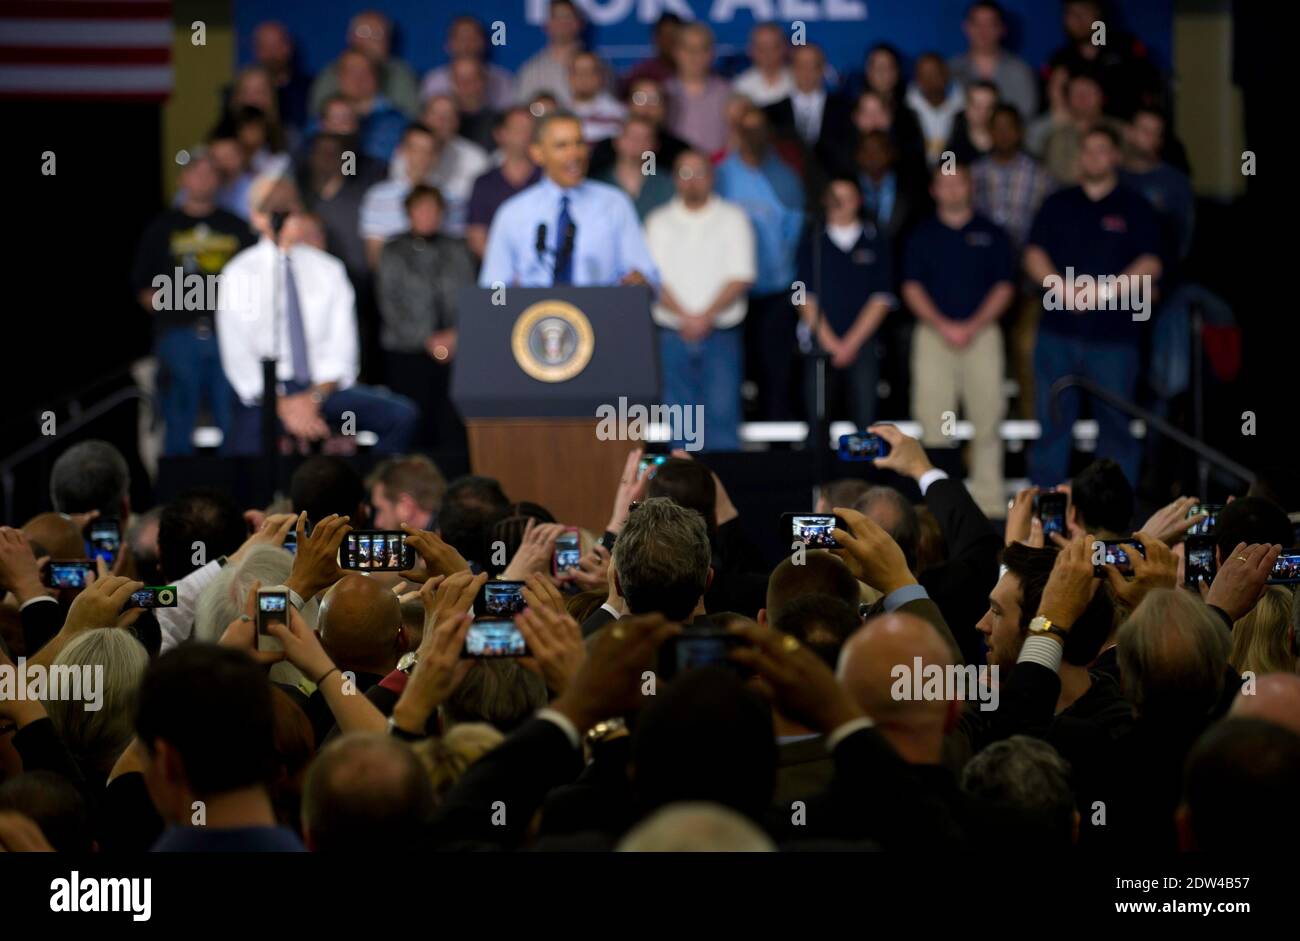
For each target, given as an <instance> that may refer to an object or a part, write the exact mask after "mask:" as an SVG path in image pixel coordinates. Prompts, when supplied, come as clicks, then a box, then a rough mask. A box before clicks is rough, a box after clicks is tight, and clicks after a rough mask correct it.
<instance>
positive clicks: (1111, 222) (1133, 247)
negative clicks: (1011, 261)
mask: <svg viewBox="0 0 1300 941" xmlns="http://www.w3.org/2000/svg"><path fill="white" fill-rule="evenodd" d="M1026 245H1037V246H1038V247H1039V248H1041V249H1042V250H1043V251H1045V252H1047V255H1048V257H1049V258H1051V259H1052V264H1053V265H1054V266H1055V267H1056V270H1057V273H1058V274H1060V275H1061V276H1062V277H1064V276H1065V274H1066V270H1065V269H1066V268H1073V269H1074V274H1075V277H1076V278H1077V277H1078V276H1079V275H1083V274H1087V275H1092V276H1094V277H1096V276H1098V275H1114V274H1120V273H1121V272H1123V271H1124V269H1125V268H1127V267H1128V266H1129V265H1131V264H1132V263H1133V262H1134V261H1135V260H1137V259H1138V258H1139V257H1140V256H1142V255H1155V256H1157V257H1159V256H1160V254H1161V251H1160V250H1161V241H1160V222H1159V219H1158V218H1157V216H1156V213H1155V210H1154V209H1152V208H1151V204H1150V203H1148V202H1147V201H1146V199H1145V198H1144V197H1143V196H1142V194H1141V193H1139V192H1137V191H1136V190H1133V189H1130V188H1129V187H1127V186H1125V185H1124V184H1122V183H1119V184H1117V185H1116V186H1115V188H1114V189H1113V190H1111V191H1110V192H1109V193H1107V194H1106V195H1105V196H1103V197H1102V198H1101V199H1099V200H1097V201H1095V202H1094V201H1093V200H1091V199H1089V198H1088V194H1087V193H1085V192H1084V191H1083V187H1081V186H1072V187H1070V188H1069V189H1063V190H1058V191H1057V192H1055V193H1053V194H1052V195H1051V196H1049V197H1047V199H1045V200H1044V201H1043V205H1042V208H1041V209H1039V210H1038V215H1037V217H1035V219H1034V224H1033V227H1032V228H1031V229H1030V230H1029V238H1028V239H1027V240H1026ZM1153 287H1154V286H1153ZM1138 326H1139V324H1138V323H1135V322H1134V320H1133V313H1132V311H1126V310H1092V311H1073V310H1044V311H1043V319H1042V323H1041V326H1040V329H1043V330H1047V331H1049V332H1052V333H1058V334H1065V335H1068V336H1079V337H1093V338H1097V339H1101V338H1103V337H1109V338H1112V339H1127V338H1130V337H1132V336H1133V335H1135V334H1136V332H1137V329H1138Z"/></svg>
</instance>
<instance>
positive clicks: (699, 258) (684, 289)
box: [645, 195, 757, 330]
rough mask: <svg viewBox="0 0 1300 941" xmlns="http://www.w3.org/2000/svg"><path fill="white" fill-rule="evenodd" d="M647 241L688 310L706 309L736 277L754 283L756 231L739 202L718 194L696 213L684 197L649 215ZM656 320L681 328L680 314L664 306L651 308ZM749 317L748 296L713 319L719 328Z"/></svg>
mask: <svg viewBox="0 0 1300 941" xmlns="http://www.w3.org/2000/svg"><path fill="white" fill-rule="evenodd" d="M645 228H646V244H647V245H648V246H649V248H650V254H651V255H652V256H653V257H654V260H655V264H656V265H657V266H658V268H659V277H660V280H661V281H662V283H663V284H664V286H666V287H667V288H668V290H670V291H672V293H673V296H674V297H676V298H677V300H678V301H679V302H680V303H681V304H682V306H683V307H685V308H686V309H687V310H703V309H704V308H705V307H707V306H708V305H709V304H712V303H713V300H714V298H716V297H717V296H718V292H720V291H721V290H722V289H723V288H724V287H726V286H727V285H728V284H729V283H731V282H732V281H749V282H752V281H753V280H754V278H755V276H756V274H757V272H756V262H755V254H754V230H753V228H752V227H751V226H750V223H749V217H748V216H746V215H745V212H744V210H743V209H741V208H740V207H739V206H737V205H736V204H735V203H731V202H728V201H727V200H725V199H722V198H721V197H719V196H716V195H714V196H710V197H709V199H708V202H706V203H705V204H704V205H703V206H701V207H700V208H699V209H698V210H695V211H694V212H692V211H691V210H689V209H687V208H686V204H685V203H684V202H682V200H681V197H673V199H672V200H671V201H669V202H668V203H667V204H666V205H664V206H661V207H659V208H658V209H656V210H655V211H654V212H652V213H650V216H649V218H647V219H646V223H645ZM651 314H652V316H653V317H654V321H655V323H657V324H659V326H661V327H668V328H670V329H674V330H675V329H677V327H679V326H680V325H681V323H680V321H681V318H680V317H678V316H677V315H676V314H674V313H673V312H671V311H669V310H668V309H667V308H665V307H664V306H663V305H662V304H655V305H654V307H653V308H652V310H651ZM744 319H745V298H744V297H743V296H742V297H740V298H738V299H737V300H735V301H734V302H732V304H731V305H730V306H728V307H727V308H726V309H725V310H723V311H722V313H720V314H719V315H718V317H717V318H716V320H715V321H714V325H715V326H716V327H717V328H718V329H725V328H727V327H734V326H736V325H737V324H739V323H740V322H741V321H742V320H744Z"/></svg>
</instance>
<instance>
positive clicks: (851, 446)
mask: <svg viewBox="0 0 1300 941" xmlns="http://www.w3.org/2000/svg"><path fill="white" fill-rule="evenodd" d="M887 454H889V442H888V441H886V440H885V439H884V438H882V437H880V435H874V434H872V433H871V432H869V431H855V432H854V433H853V434H851V435H840V449H839V455H840V460H841V461H874V460H875V459H876V458H878V457H885V456H886V455H887Z"/></svg>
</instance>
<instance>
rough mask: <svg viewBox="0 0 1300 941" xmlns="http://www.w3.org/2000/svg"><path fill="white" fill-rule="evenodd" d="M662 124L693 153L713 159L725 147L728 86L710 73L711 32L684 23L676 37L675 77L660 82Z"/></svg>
mask: <svg viewBox="0 0 1300 941" xmlns="http://www.w3.org/2000/svg"><path fill="white" fill-rule="evenodd" d="M664 90H665V91H666V92H667V93H668V116H667V120H666V124H667V126H668V130H670V131H672V132H673V133H674V134H676V135H677V136H678V137H680V138H681V139H682V140H684V141H686V143H688V144H690V145H691V146H692V147H694V148H695V149H696V150H699V151H702V152H704V153H706V154H708V155H709V157H710V158H713V157H714V156H715V155H716V154H719V153H721V152H722V151H723V149H724V148H725V147H726V144H727V121H726V114H727V101H728V99H729V98H730V97H731V87H730V86H729V85H728V84H727V82H726V80H725V79H722V78H720V77H719V76H717V75H714V74H713V31H712V30H711V29H709V27H708V26H707V25H705V24H704V23H688V24H687V25H685V26H683V27H682V28H681V32H680V34H679V35H678V37H677V74H676V75H674V76H673V77H672V78H670V79H668V81H667V82H665V83H664Z"/></svg>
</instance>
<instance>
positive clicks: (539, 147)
mask: <svg viewBox="0 0 1300 941" xmlns="http://www.w3.org/2000/svg"><path fill="white" fill-rule="evenodd" d="M1061 9H1062V20H1063V28H1064V33H1065V37H1064V42H1063V44H1062V46H1061V47H1060V49H1058V50H1057V51H1056V52H1055V54H1053V55H1052V56H1051V57H1050V59H1049V60H1048V61H1046V62H1041V63H1040V62H1035V63H1027V62H1025V61H1024V60H1023V59H1021V58H1020V57H1019V56H1017V55H1016V54H1015V53H1013V52H1012V51H1010V50H1009V49H1007V48H1006V47H1005V46H1004V40H1005V36H1006V31H1007V29H1006V27H1007V24H1006V22H1005V18H1004V13H1003V11H1002V10H1001V8H1000V7H999V6H998V4H997V3H996V2H989V0H978V2H973V3H971V4H970V6H969V7H968V8H967V9H966V11H965V14H964V17H963V19H962V21H961V22H960V23H953V24H952V28H953V29H954V30H957V29H960V30H961V31H962V32H963V33H964V35H965V37H966V41H967V48H966V51H965V52H964V53H962V54H961V55H958V56H956V57H954V58H952V59H950V60H945V59H944V58H943V57H942V56H939V55H937V54H934V53H927V52H924V51H922V50H909V55H915V58H914V59H911V60H909V56H905V55H904V54H903V52H901V51H900V50H898V49H896V48H894V47H893V46H891V45H889V44H888V43H887V42H878V43H874V44H872V45H871V46H870V48H866V49H864V58H863V60H862V66H861V68H860V69H858V70H847V69H841V70H838V71H837V70H836V69H835V68H833V67H832V66H831V65H830V64H829V63H828V62H827V60H826V57H825V55H824V54H823V52H822V51H821V50H820V49H819V48H818V47H817V46H816V45H815V44H811V43H802V42H801V43H800V44H798V45H794V44H792V37H791V33H790V31H789V30H788V29H787V28H786V27H785V26H783V25H781V24H777V23H761V24H758V25H756V26H755V27H754V28H753V30H752V33H751V35H750V37H749V43H748V48H747V50H746V58H745V61H744V62H740V63H735V62H728V63H723V62H720V61H719V60H718V57H717V56H716V54H715V48H714V37H713V34H712V32H711V30H710V28H709V27H708V26H707V25H706V24H704V23H700V22H683V21H681V20H680V19H679V18H678V17H677V16H675V15H674V14H671V13H667V14H665V15H664V16H663V17H662V18H661V19H660V20H659V21H658V23H657V24H656V25H655V27H654V32H653V37H654V46H655V54H654V56H652V57H651V58H650V59H648V60H646V61H643V62H640V63H638V64H636V65H635V66H634V67H632V68H631V69H630V70H628V71H626V73H625V74H623V75H616V74H615V72H614V70H613V68H611V66H610V64H609V63H608V62H606V61H604V60H603V59H602V58H601V57H600V55H599V53H598V52H597V51H595V50H592V49H590V48H588V47H587V46H586V45H585V44H584V42H583V35H584V28H585V24H584V23H583V19H582V16H581V14H580V11H579V10H578V9H577V8H576V7H575V5H574V4H573V3H572V2H570V0H553V2H552V3H550V5H549V13H548V15H547V19H546V21H545V24H544V31H545V44H544V45H543V47H542V48H541V50H540V51H538V52H537V53H536V54H535V55H533V56H532V57H531V58H529V59H528V60H527V62H526V63H524V64H523V65H522V66H521V67H520V68H519V69H518V71H517V72H515V73H513V74H512V73H511V72H510V71H508V70H506V69H504V68H502V67H501V66H499V65H497V64H495V63H493V62H491V61H490V58H489V56H490V52H491V49H492V46H491V44H490V43H489V41H488V36H487V33H486V30H485V27H484V24H483V23H482V22H480V21H479V20H477V19H475V18H474V17H473V16H461V17H458V18H456V19H455V20H454V22H453V23H452V24H451V26H450V28H449V30H448V33H447V36H446V41H445V53H446V61H445V64H443V65H440V66H439V67H438V68H435V69H434V70H433V71H431V72H430V73H429V74H428V75H426V76H424V77H423V79H420V78H419V77H418V76H416V75H415V73H414V72H413V70H412V69H411V67H410V66H409V65H407V64H406V63H405V62H404V61H403V60H402V59H401V58H400V57H398V56H396V55H395V54H394V53H393V51H392V38H393V37H392V26H391V24H390V23H389V22H388V20H387V19H386V18H385V17H384V16H383V15H382V14H379V13H376V12H373V11H371V12H364V13H360V14H358V15H357V16H356V17H355V18H354V19H353V20H352V22H351V24H350V27H349V31H348V35H347V45H346V48H345V49H344V50H343V51H342V52H341V53H339V55H338V57H337V58H336V59H335V60H334V61H333V63H332V64H331V65H330V66H329V67H328V68H326V69H325V70H323V71H322V72H321V73H320V74H319V75H316V76H314V77H312V76H308V75H306V74H304V73H303V72H302V71H301V68H300V58H299V56H298V55H297V54H296V53H295V47H294V41H293V37H291V36H290V35H289V33H288V31H287V30H286V28H285V27H284V26H283V25H281V24H279V23H275V22H264V23H261V24H259V25H258V26H257V27H256V29H255V30H254V31H253V33H252V36H251V41H252V51H253V62H252V64H250V65H248V66H247V67H245V68H243V69H241V70H240V71H239V73H238V75H237V77H236V79H235V81H234V82H233V83H232V84H231V86H230V88H229V90H228V94H227V96H226V99H225V101H224V102H223V103H222V109H221V110H222V116H221V118H220V120H219V121H218V123H217V125H216V127H215V128H214V130H213V131H212V133H211V134H210V135H209V137H208V139H207V140H206V141H204V142H202V144H201V145H199V146H196V147H194V148H192V149H190V150H188V151H186V152H185V153H184V154H183V157H182V159H183V161H184V165H183V166H182V168H181V171H180V176H179V189H178V192H177V193H176V197H175V200H174V203H173V205H172V206H171V207H169V208H168V209H167V210H166V211H165V212H164V213H163V214H162V215H161V216H160V217H159V218H158V219H157V220H155V221H154V222H153V224H151V225H150V226H149V228H148V229H147V231H146V232H145V233H144V234H143V236H142V238H141V241H140V248H139V253H138V256H137V263H136V265H135V270H134V272H133V282H134V285H135V287H136V290H137V291H138V296H139V300H140V303H141V304H142V305H143V306H144V307H145V309H146V310H147V311H149V312H150V316H151V317H153V322H154V325H155V328H156V341H155V350H156V354H157V359H158V366H159V372H158V378H157V393H158V401H159V404H160V415H161V418H162V422H163V424H164V426H165V429H166V431H165V440H164V448H163V450H164V453H166V454H185V453H189V452H191V451H192V450H193V447H194V445H193V443H192V432H193V428H194V426H195V423H196V420H197V418H198V416H199V414H200V412H201V411H203V410H205V409H206V414H207V415H208V416H209V417H210V419H211V421H212V422H213V423H214V424H216V425H217V426H219V427H220V428H221V429H222V431H223V433H224V440H225V449H226V450H227V452H228V453H250V452H253V451H256V450H257V447H258V441H257V438H256V435H255V434H253V430H254V429H256V428H257V426H258V422H257V416H258V415H259V413H260V407H261V399H262V397H263V388H262V376H261V371H260V363H259V360H260V359H261V358H262V357H265V356H272V357H274V358H278V360H279V367H278V378H279V380H280V388H279V390H278V391H279V398H278V399H277V405H276V408H277V412H278V415H279V418H280V420H281V422H282V424H283V427H284V429H285V431H286V432H287V433H288V435H290V436H291V437H294V438H297V439H299V440H301V441H309V440H321V439H325V438H328V437H330V435H331V434H335V435H336V434H337V433H338V423H339V420H340V419H339V417H340V416H341V415H342V414H344V413H345V412H351V413H354V414H355V415H356V416H357V419H358V421H360V422H361V423H362V424H363V425H365V426H366V428H367V430H371V431H374V432H375V433H376V434H377V435H378V437H379V441H380V444H379V448H380V450H386V451H390V452H392V453H400V452H402V451H404V450H406V449H407V448H408V447H411V446H414V447H419V448H426V449H428V448H452V449H454V448H463V446H464V444H463V427H462V426H461V424H460V421H459V419H458V417H457V414H456V411H455V409H454V407H453V406H452V404H451V403H450V401H449V399H448V388H449V377H450V370H451V369H452V367H453V363H454V362H455V361H456V353H457V323H458V307H459V302H458V295H459V292H460V290H461V289H463V288H465V287H468V286H472V285H474V284H478V285H480V286H482V287H485V288H487V287H492V286H493V285H498V284H499V285H504V286H510V285H524V286H551V285H563V284H573V285H578V286H583V285H603V284H638V283H640V284H647V285H649V286H650V288H651V289H652V290H653V292H654V294H653V299H652V305H651V316H652V317H653V320H654V323H655V325H656V327H657V330H658V336H659V344H660V350H659V353H660V364H661V365H660V368H661V378H662V389H663V398H664V400H665V404H692V405H693V404H704V405H705V406H706V408H707V414H708V417H709V434H708V436H707V440H706V442H705V446H706V447H707V448H710V449H715V450H725V449H734V448H736V447H738V446H739V437H738V431H737V429H738V426H739V425H740V423H741V420H742V418H743V417H744V416H745V415H746V414H748V415H750V416H752V417H757V418H762V419H775V420H781V419H794V418H805V417H806V418H810V419H811V418H815V417H816V415H817V413H818V401H819V395H818V393H817V378H816V377H817V374H818V373H817V370H815V369H814V368H812V366H811V365H809V361H808V360H807V357H808V356H810V355H813V354H817V355H821V356H824V357H825V359H826V362H827V370H828V374H827V381H826V383H825V389H826V391H827V393H828V402H827V417H829V418H830V419H832V420H836V419H846V420H850V421H852V422H854V423H856V424H857V425H858V426H859V427H865V426H866V425H868V424H870V423H871V422H872V421H875V420H877V419H879V418H880V417H882V416H881V410H880V401H879V394H880V390H881V389H887V390H889V394H890V395H892V396H894V397H895V404H894V405H893V406H892V408H893V414H892V416H891V417H895V418H903V417H911V418H913V419H915V420H916V421H919V422H920V423H921V426H922V428H923V429H924V439H925V440H926V442H927V443H928V444H932V445H934V444H939V443H943V442H945V441H947V442H950V441H951V438H950V432H949V431H946V430H945V427H944V426H945V421H944V418H943V416H945V415H947V414H948V413H952V414H954V415H955V414H958V413H963V414H964V415H965V416H966V417H967V418H968V419H970V421H971V422H972V424H973V426H974V440H973V441H972V444H971V452H970V461H969V463H970V473H971V481H972V487H973V488H974V492H975V494H976V498H977V500H978V501H979V503H980V505H981V506H982V507H983V508H984V509H985V510H986V511H987V512H993V511H994V509H995V508H996V506H997V505H999V504H1001V503H1002V502H1003V501H1004V499H1005V494H1004V493H1003V492H1002V478H1001V462H1002V445H1001V442H1000V439H999V424H1000V422H1001V420H1002V418H1003V417H1004V415H1005V413H1006V407H1007V397H1006V393H1005V392H1004V380H1005V379H1006V378H1007V377H1008V375H1009V376H1011V377H1013V378H1014V379H1015V380H1016V383H1017V388H1018V390H1019V391H1018V402H1019V407H1020V410H1021V413H1022V415H1023V417H1035V416H1036V417H1037V418H1038V419H1039V420H1040V421H1041V422H1042V426H1043V429H1042V437H1041V440H1040V441H1039V442H1038V443H1037V445H1036V447H1035V448H1034V449H1033V450H1032V453H1031V466H1030V471H1031V476H1032V479H1033V481H1034V482H1035V483H1036V484H1038V485H1041V486H1049V485H1052V484H1055V483H1056V482H1059V481H1060V480H1063V479H1064V478H1065V476H1066V474H1067V472H1068V460H1069V451H1070V445H1071V441H1072V427H1073V422H1074V419H1075V418H1076V417H1078V416H1079V414H1080V406H1079V400H1077V399H1072V398H1070V397H1069V396H1066V397H1065V398H1064V399H1063V401H1062V405H1063V408H1062V412H1061V414H1059V415H1057V414H1056V413H1055V412H1053V411H1052V409H1051V408H1050V407H1049V404H1050V400H1049V395H1050V389H1051V386H1052V383H1053V382H1054V381H1055V380H1056V379H1058V378H1060V377H1062V376H1065V375H1069V374H1079V375H1083V376H1086V377H1089V378H1092V379H1094V380H1096V381H1097V382H1098V383H1100V384H1101V385H1104V386H1105V387H1106V388H1108V389H1110V390H1111V391H1112V392H1114V393H1115V394H1117V395H1119V396H1120V397H1121V398H1125V399H1128V400H1130V401H1133V400H1136V399H1137V398H1138V397H1139V394H1140V393H1141V392H1142V390H1141V389H1140V388H1139V383H1138V377H1139V374H1140V373H1141V372H1142V370H1141V368H1140V366H1141V363H1142V360H1143V357H1146V356H1150V355H1152V351H1151V349H1150V345H1151V343H1152V342H1153V341H1152V331H1151V330H1150V329H1145V328H1146V327H1149V323H1147V324H1144V323H1141V322H1135V321H1137V318H1135V317H1134V316H1133V314H1132V313H1131V312H1130V311H1129V310H1128V309H1126V308H1117V306H1116V304H1115V303H1113V302H1114V301H1115V300H1116V298H1114V297H1113V296H1107V295H1103V296H1099V297H1096V298H1094V299H1093V300H1092V301H1086V302H1080V304H1079V305H1077V306H1075V305H1071V307H1070V308H1069V309H1066V310H1060V309H1055V308H1054V307H1053V306H1052V305H1050V304H1049V305H1047V306H1048V308H1049V309H1044V304H1043V300H1042V294H1043V291H1044V290H1045V288H1046V286H1047V285H1048V284H1049V283H1050V282H1051V281H1052V280H1053V279H1054V278H1060V277H1067V278H1068V277H1073V276H1074V275H1075V274H1076V273H1077V274H1079V275H1086V276H1091V277H1097V278H1104V277H1105V276H1118V275H1125V276H1128V277H1130V278H1134V279H1140V278H1147V279H1149V280H1150V281H1151V282H1153V283H1154V284H1155V285H1156V288H1155V290H1154V293H1155V295H1156V301H1157V304H1158V303H1159V301H1160V300H1161V299H1163V298H1166V297H1170V296H1171V295H1172V292H1173V290H1174V287H1175V286H1176V284H1177V283H1178V282H1179V279H1180V278H1182V276H1183V275H1182V272H1181V269H1180V262H1181V260H1182V259H1184V258H1185V257H1186V255H1187V253H1188V251H1189V250H1190V246H1191V239H1192V233H1193V201H1192V196H1191V187H1190V184H1189V182H1188V173H1189V168H1188V165H1187V161H1186V157H1185V154H1184V152H1183V149H1182V147H1181V145H1180V144H1179V143H1178V141H1177V139H1176V138H1175V136H1174V135H1173V133H1172V128H1171V127H1170V125H1169V118H1168V115H1169V111H1168V108H1169V103H1170V96H1169V90H1168V87H1167V84H1166V82H1165V80H1164V78H1163V76H1162V74H1161V72H1160V70H1159V68H1157V66H1156V65H1155V64H1154V63H1153V62H1152V61H1151V60H1150V58H1149V56H1148V55H1147V53H1146V51H1145V47H1144V46H1143V45H1142V44H1141V43H1140V42H1138V41H1137V40H1136V39H1135V38H1134V37H1132V36H1131V35H1127V34H1124V33H1122V32H1121V31H1120V30H1119V29H1117V28H1115V24H1114V23H1111V24H1110V25H1111V27H1112V28H1111V29H1110V31H1109V33H1108V38H1107V41H1106V43H1105V44H1104V45H1098V44H1094V43H1093V41H1092V35H1093V32H1092V31H1093V25H1092V24H1094V23H1095V22H1098V21H1105V20H1106V17H1107V12H1108V11H1107V9H1106V8H1105V6H1104V4H1103V3H1102V0H1065V2H1064V3H1063V4H1062V7H1061ZM414 38H415V37H408V41H410V40H412V39H414ZM723 71H727V72H734V73H735V74H733V75H724V74H722V72H723ZM539 224H541V225H544V226H546V228H545V230H544V231H543V232H541V234H540V235H539V234H538V233H539ZM566 233H567V235H568V238H569V242H568V243H567V244H566V242H565V237H566ZM277 249H278V251H277ZM173 272H177V273H178V274H179V273H181V272H183V273H184V274H185V275H186V276H189V275H194V274H197V275H200V276H212V277H215V276H220V275H222V274H223V272H224V275H225V277H224V279H223V285H224V284H226V283H229V282H230V281H231V278H232V275H233V274H239V275H241V276H242V277H243V278H244V279H245V280H251V281H254V282H257V281H258V280H259V279H260V280H261V281H262V282H263V283H266V284H270V285H272V288H271V289H269V290H265V291H261V292H253V294H254V296H253V297H252V298H251V300H248V301H247V303H245V304H242V305H241V306H240V307H239V309H236V310H231V309H224V305H220V304H213V303H211V302H210V301H211V296H210V295H205V298H206V300H202V299H201V300H199V301H198V302H197V303H192V304H191V303H187V304H185V305H182V306H183V308H184V309H172V308H171V307H169V308H168V309H164V310H159V309H158V308H159V304H158V294H159V282H158V281H157V279H158V278H159V276H165V277H170V276H171V275H172V273H173ZM321 347H325V349H322V348H321ZM360 383H364V385H362V384H360ZM909 389H910V392H909ZM1092 408H1093V412H1094V417H1096V418H1097V420H1098V423H1099V444H1098V447H1099V452H1100V453H1102V454H1105V455H1107V456H1110V457H1113V458H1114V459H1116V460H1117V461H1118V462H1119V463H1120V464H1121V465H1122V466H1123V467H1124V470H1125V472H1126V474H1127V475H1128V477H1129V478H1130V479H1136V476H1137V472H1138V460H1139V450H1138V446H1137V444H1136V443H1135V442H1134V440H1133V438H1132V437H1131V436H1130V434H1129V429H1128V426H1127V419H1126V417H1125V416H1123V415H1121V414H1120V413H1119V412H1116V411H1114V410H1112V409H1110V408H1109V407H1108V406H1106V405H1104V404H1103V403H1100V402H1094V403H1092Z"/></svg>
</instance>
